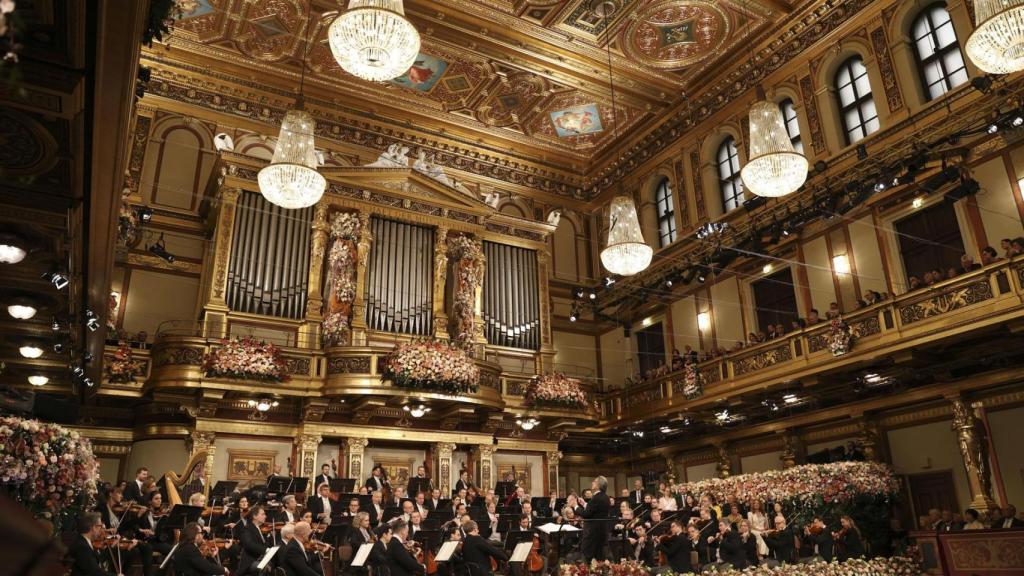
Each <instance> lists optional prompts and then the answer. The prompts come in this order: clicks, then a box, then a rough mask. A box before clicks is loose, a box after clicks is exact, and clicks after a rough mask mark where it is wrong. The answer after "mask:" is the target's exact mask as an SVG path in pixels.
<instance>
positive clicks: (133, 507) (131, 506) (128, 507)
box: [110, 500, 149, 516]
mask: <svg viewBox="0 0 1024 576" xmlns="http://www.w3.org/2000/svg"><path fill="white" fill-rule="evenodd" d="M110 509H111V510H113V511H114V514H124V513H125V512H135V513H136V514H138V515H139V516H141V515H142V514H143V513H145V512H146V511H147V510H149V508H147V507H145V506H143V505H142V504H139V503H138V502H132V501H130V500H129V501H125V502H122V503H120V504H118V505H116V506H112V507H111V508H110Z"/></svg>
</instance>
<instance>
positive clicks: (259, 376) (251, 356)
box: [203, 336, 288, 382]
mask: <svg viewBox="0 0 1024 576" xmlns="http://www.w3.org/2000/svg"><path fill="white" fill-rule="evenodd" d="M203 370H205V371H206V375H207V376H210V377H214V378H233V379H240V380H262V381H264V382H285V381H287V380H288V373H287V371H286V370H285V361H284V357H283V356H282V355H281V349H280V348H278V347H277V346H274V345H273V344H270V343H269V342H262V341H257V340H256V339H254V338H251V337H248V336H247V337H245V338H234V339H231V340H221V342H220V347H219V348H214V349H213V350H211V351H210V353H209V354H206V355H205V356H203Z"/></svg>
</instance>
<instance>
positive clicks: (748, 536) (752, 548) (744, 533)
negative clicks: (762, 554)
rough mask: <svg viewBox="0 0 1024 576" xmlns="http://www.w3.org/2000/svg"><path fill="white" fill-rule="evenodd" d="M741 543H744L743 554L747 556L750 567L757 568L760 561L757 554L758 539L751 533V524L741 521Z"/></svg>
mask: <svg viewBox="0 0 1024 576" xmlns="http://www.w3.org/2000/svg"><path fill="white" fill-rule="evenodd" d="M739 527H740V542H742V543H743V553H744V554H745V555H746V556H747V565H748V566H757V565H758V564H759V563H760V559H759V558H758V554H757V537H756V536H754V533H753V532H751V531H750V522H747V521H746V520H740V524H739Z"/></svg>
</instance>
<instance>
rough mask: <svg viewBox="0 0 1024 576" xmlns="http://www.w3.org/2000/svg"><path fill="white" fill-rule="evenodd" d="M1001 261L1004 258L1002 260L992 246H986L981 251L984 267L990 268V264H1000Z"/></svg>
mask: <svg viewBox="0 0 1024 576" xmlns="http://www.w3.org/2000/svg"><path fill="white" fill-rule="evenodd" d="M1000 260H1002V258H1000V257H999V254H997V253H996V249H995V248H993V247H991V246H985V247H984V248H982V249H981V265H982V266H988V265H989V264H992V263H993V262H998V261H1000Z"/></svg>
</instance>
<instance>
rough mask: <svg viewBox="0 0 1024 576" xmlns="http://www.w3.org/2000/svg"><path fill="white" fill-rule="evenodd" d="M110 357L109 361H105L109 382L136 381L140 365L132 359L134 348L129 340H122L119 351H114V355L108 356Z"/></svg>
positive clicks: (123, 382)
mask: <svg viewBox="0 0 1024 576" xmlns="http://www.w3.org/2000/svg"><path fill="white" fill-rule="evenodd" d="M108 358H109V361H108V362H106V363H105V366H104V368H105V369H106V371H107V380H108V381H109V382H113V383H115V384H125V383H127V382H134V381H135V376H136V375H137V374H138V371H139V366H138V364H137V363H136V362H135V361H134V360H133V359H132V348H131V346H129V345H128V343H127V342H122V343H121V345H120V346H118V348H117V352H114V355H113V356H108Z"/></svg>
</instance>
